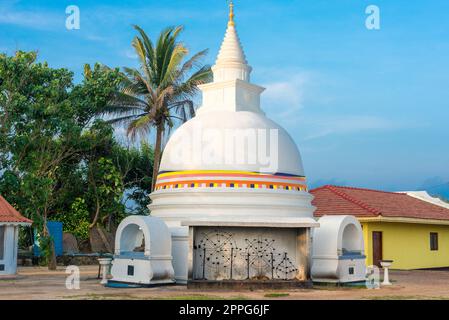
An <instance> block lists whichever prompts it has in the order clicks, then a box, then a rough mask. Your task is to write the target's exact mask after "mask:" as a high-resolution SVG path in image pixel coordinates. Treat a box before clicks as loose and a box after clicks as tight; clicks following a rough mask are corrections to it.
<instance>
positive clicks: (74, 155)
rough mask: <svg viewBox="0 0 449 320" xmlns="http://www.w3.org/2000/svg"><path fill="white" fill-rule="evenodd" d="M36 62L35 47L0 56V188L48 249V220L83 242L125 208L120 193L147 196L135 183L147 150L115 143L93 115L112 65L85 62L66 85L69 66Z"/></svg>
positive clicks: (115, 80) (111, 89)
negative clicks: (81, 74) (82, 69)
mask: <svg viewBox="0 0 449 320" xmlns="http://www.w3.org/2000/svg"><path fill="white" fill-rule="evenodd" d="M36 59H37V55H36V53H35V52H21V51H18V52H17V53H16V54H15V55H14V56H7V55H4V54H0V193H1V194H2V195H3V196H4V197H5V198H6V199H7V200H8V201H9V202H10V203H11V204H12V205H13V206H14V207H15V208H17V209H18V210H19V211H20V212H21V213H22V214H24V215H26V216H28V217H30V218H32V219H33V221H34V227H36V228H37V229H38V230H39V231H40V232H39V233H40V234H41V236H42V237H43V239H41V241H42V243H46V242H48V243H49V244H50V247H51V244H52V242H51V239H50V237H49V235H48V230H46V227H45V226H46V223H45V222H46V221H47V220H49V219H51V220H55V219H58V220H61V221H63V222H64V228H65V230H66V231H68V230H70V231H71V232H73V233H75V234H76V235H77V236H78V237H80V238H82V239H84V238H86V237H87V232H88V228H89V227H90V228H92V227H93V226H95V225H96V224H97V223H100V224H104V225H105V226H108V227H111V226H112V224H114V223H115V224H116V223H118V222H119V221H120V219H121V218H123V217H124V215H125V214H126V213H129V210H127V209H126V207H125V205H124V202H125V200H124V199H125V197H127V196H126V195H127V194H135V193H136V194H138V193H141V194H144V195H147V194H146V192H147V191H146V190H140V188H145V187H147V186H148V185H147V184H146V183H145V181H147V180H148V179H150V180H151V169H152V164H151V160H152V152H150V151H151V148H149V147H148V146H147V147H145V149H130V148H127V147H123V146H121V145H119V144H118V143H117V141H116V140H115V138H114V130H113V128H112V126H111V124H109V123H107V122H105V121H104V120H102V119H101V118H99V117H98V114H100V113H102V112H103V111H104V110H106V108H107V107H108V102H109V101H110V100H111V99H112V98H113V97H114V95H115V93H116V92H117V91H118V90H119V87H120V84H121V74H120V72H119V70H118V69H109V68H106V67H104V66H101V65H99V64H96V65H95V66H94V67H93V68H91V67H90V66H86V68H85V70H86V72H85V76H84V79H83V80H82V82H81V83H80V84H74V83H73V74H72V73H71V72H70V71H68V70H66V69H53V68H50V67H48V65H47V64H46V63H38V62H36ZM143 152H144V153H145V156H143ZM127 159H128V160H127ZM145 161H149V162H147V163H146V164H144V162H145ZM134 165H137V166H138V167H133V166H134ZM145 165H146V167H145ZM141 175H146V176H141ZM135 198H136V199H140V200H142V199H141V198H139V196H137V195H136V197H135ZM144 204H145V201H143V200H142V201H136V203H135V204H134V205H135V206H137V207H138V206H140V205H144ZM137 210H140V211H145V210H146V208H138V209H137ZM86 225H87V227H88V228H86ZM49 250H50V251H52V250H51V249H49Z"/></svg>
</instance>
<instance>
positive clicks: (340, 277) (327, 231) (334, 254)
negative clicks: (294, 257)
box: [311, 216, 366, 283]
mask: <svg viewBox="0 0 449 320" xmlns="http://www.w3.org/2000/svg"><path fill="white" fill-rule="evenodd" d="M318 223H319V224H320V227H319V228H317V229H315V230H314V234H313V255H312V259H313V264H312V271H311V273H312V279H313V281H315V282H339V283H345V282H360V281H364V280H365V273H366V267H365V258H366V257H365V253H364V250H365V249H364V243H363V234H362V226H361V225H360V222H359V221H358V220H357V219H356V218H355V217H354V216H323V217H321V218H320V219H319V220H318Z"/></svg>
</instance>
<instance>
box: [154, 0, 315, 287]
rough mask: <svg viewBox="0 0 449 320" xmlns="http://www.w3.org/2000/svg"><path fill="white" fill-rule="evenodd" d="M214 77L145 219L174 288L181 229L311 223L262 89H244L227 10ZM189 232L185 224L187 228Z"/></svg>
mask: <svg viewBox="0 0 449 320" xmlns="http://www.w3.org/2000/svg"><path fill="white" fill-rule="evenodd" d="M212 70H213V78H214V80H213V82H212V83H209V84H205V85H202V86H200V89H201V91H202V95H203V101H202V106H201V107H200V108H199V109H198V110H197V115H196V116H195V117H194V118H193V119H191V120H190V121H188V122H186V123H185V124H183V125H182V126H181V127H180V128H178V129H177V130H176V131H175V132H174V134H173V135H172V137H171V138H170V140H169V141H168V143H167V145H166V147H165V150H164V152H163V156H162V161H161V165H160V171H159V175H158V178H157V184H156V189H155V191H154V192H153V193H152V194H151V195H150V197H151V200H152V203H151V205H150V206H149V208H150V210H151V215H152V216H154V217H159V218H162V219H163V220H164V221H165V222H166V224H167V225H168V227H169V228H170V231H171V233H172V240H173V241H172V244H173V249H172V255H173V265H174V269H175V275H176V279H177V281H186V280H187V259H188V250H189V249H188V240H189V237H188V227H186V226H185V225H186V221H197V222H198V221H199V222H201V221H204V222H207V221H215V222H216V225H229V226H231V225H234V226H235V225H244V224H245V223H247V222H248V223H252V224H254V223H256V224H258V225H259V226H261V227H263V226H272V225H276V224H284V225H287V224H290V225H295V226H301V227H302V228H305V229H307V230H308V233H307V234H308V235H309V234H310V232H309V229H310V228H311V227H315V226H318V224H317V223H316V221H315V220H314V219H313V211H314V207H313V206H312V205H311V200H312V196H311V195H310V194H309V193H308V191H307V186H306V179H305V174H304V169H303V164H302V160H301V156H300V153H299V150H298V148H297V146H296V145H295V143H294V141H293V139H292V138H291V137H290V135H289V134H288V133H287V132H286V131H285V130H284V129H283V128H282V127H281V126H279V125H278V124H277V123H275V122H274V121H272V120H270V119H269V118H267V117H266V116H265V114H264V112H263V111H262V110H261V108H260V95H261V93H262V92H263V91H264V88H262V87H260V86H257V85H255V84H252V83H250V74H251V70H252V68H251V67H250V66H249V65H248V62H247V60H246V57H245V54H244V52H243V48H242V45H241V43H240V40H239V37H238V35H237V31H236V28H235V23H234V12H233V5H232V3H231V10H230V17H229V22H228V25H227V30H226V34H225V37H224V40H223V43H222V45H221V48H220V52H219V54H218V57H217V60H216V63H215V65H214V66H213V67H212ZM187 224H188V223H187Z"/></svg>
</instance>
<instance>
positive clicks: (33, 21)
mask: <svg viewBox="0 0 449 320" xmlns="http://www.w3.org/2000/svg"><path fill="white" fill-rule="evenodd" d="M64 22H65V16H64V12H63V11H62V12H61V14H59V15H58V14H55V13H54V12H49V11H42V10H40V11H37V10H34V11H18V10H14V9H12V8H9V7H2V8H0V24H11V25H17V26H22V27H28V28H33V29H52V28H59V27H60V28H63V27H64Z"/></svg>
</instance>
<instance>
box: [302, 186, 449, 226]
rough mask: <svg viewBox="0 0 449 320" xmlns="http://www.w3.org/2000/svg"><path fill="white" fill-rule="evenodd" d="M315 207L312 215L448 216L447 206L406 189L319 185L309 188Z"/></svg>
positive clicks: (444, 218) (435, 217) (438, 217)
mask: <svg viewBox="0 0 449 320" xmlns="http://www.w3.org/2000/svg"><path fill="white" fill-rule="evenodd" d="M310 193H312V194H313V195H314V197H315V199H314V200H313V201H312V204H313V205H314V206H316V207H317V210H316V211H315V216H318V217H319V216H323V215H332V214H334V215H337V214H349V215H354V216H356V217H377V216H382V217H402V218H415V219H435V220H449V209H447V208H444V207H440V206H438V205H435V204H432V203H429V202H426V201H423V200H420V199H417V198H414V197H411V196H409V195H407V194H405V193H396V192H386V191H378V190H371V189H362V188H352V187H339V186H330V185H326V186H322V187H320V188H316V189H313V190H310Z"/></svg>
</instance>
